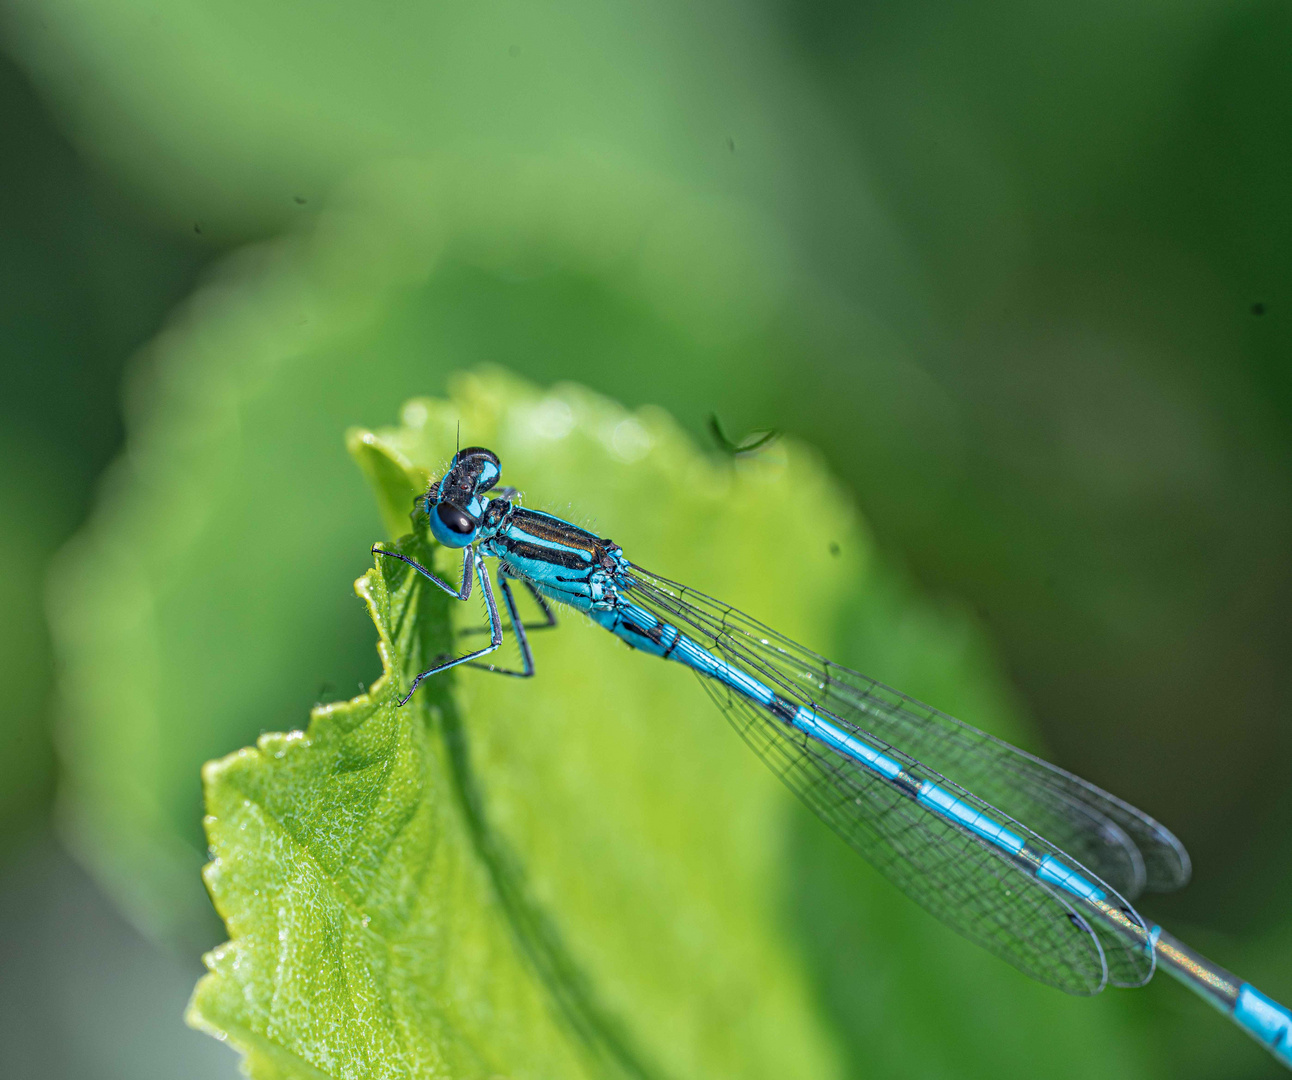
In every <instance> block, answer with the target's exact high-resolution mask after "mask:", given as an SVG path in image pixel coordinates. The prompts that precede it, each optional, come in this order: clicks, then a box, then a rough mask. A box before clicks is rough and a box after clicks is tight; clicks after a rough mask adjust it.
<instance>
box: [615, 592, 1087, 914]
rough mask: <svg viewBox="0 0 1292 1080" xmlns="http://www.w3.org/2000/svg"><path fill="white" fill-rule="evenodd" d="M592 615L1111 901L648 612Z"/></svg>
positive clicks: (1082, 893) (1022, 857) (1006, 848)
mask: <svg viewBox="0 0 1292 1080" xmlns="http://www.w3.org/2000/svg"><path fill="white" fill-rule="evenodd" d="M591 614H592V617H593V619H595V620H596V621H597V622H598V623H600V624H601V625H602V626H604V627H605V628H606V629H607V630H609V631H611V633H613V634H616V635H617V636H618V637H620V638H622V639H623V640H624V641H626V642H627V643H628V644H629V645H631V646H632V647H633V648H635V649H641V650H642V651H643V652H648V653H650V654H651V655H653V656H660V657H663V658H664V659H666V660H676V661H677V662H678V663H681V664H685V665H686V666H687V667H689V668H692V669H694V670H695V671H698V672H699V673H700V674H701V675H704V676H706V677H708V678H710V679H717V680H718V681H719V682H721V683H723V684H724V685H725V686H728V687H730V688H731V689H732V690H734V691H736V692H737V693H738V694H740V695H742V696H743V697H746V698H748V699H749V700H750V701H753V702H755V703H756V704H758V705H760V706H762V707H763V708H764V709H766V710H767V711H768V712H770V713H771V714H772V715H773V716H774V717H775V718H776V719H777V720H778V721H780V722H781V723H784V724H788V725H789V726H790V727H793V728H795V729H797V730H798V731H801V732H802V733H803V734H804V735H806V736H808V737H809V738H811V739H814V740H816V741H817V742H818V743H821V744H822V745H824V746H827V747H829V748H830V749H831V750H833V751H835V753H837V754H840V755H842V756H843V757H846V758H848V759H850V760H851V761H854V762H856V763H857V764H858V765H860V766H861V767H862V768H864V769H866V770H867V771H868V772H870V773H872V774H874V775H875V776H878V777H881V778H882V779H884V780H886V781H888V782H889V783H891V784H893V785H894V786H895V787H897V788H898V789H900V790H901V791H902V792H903V794H905V795H907V796H908V797H910V798H912V799H914V800H915V801H916V802H918V803H919V804H920V805H921V806H923V807H925V808H926V809H928V810H930V811H932V812H933V813H935V814H937V815H938V816H939V817H941V818H943V819H945V820H947V821H950V822H952V823H953V824H955V825H957V826H959V827H960V828H962V829H964V830H965V831H966V832H969V833H972V834H973V835H974V836H976V837H978V838H979V839H980V840H983V841H985V842H986V843H988V844H990V845H992V846H993V847H995V848H997V849H999V850H1000V851H1001V852H1003V853H1004V854H1006V855H1009V856H1011V857H1012V858H1013V860H1014V861H1015V862H1016V863H1017V864H1018V865H1020V866H1026V867H1028V868H1030V870H1031V872H1032V874H1033V875H1034V876H1035V877H1036V878H1038V879H1039V880H1041V881H1044V882H1046V883H1047V884H1049V885H1052V886H1056V887H1057V888H1060V889H1062V890H1063V891H1064V892H1066V893H1069V894H1070V895H1072V896H1075V897H1078V898H1079V899H1081V900H1085V901H1087V902H1090V903H1094V904H1097V905H1098V904H1100V902H1102V901H1104V900H1105V899H1106V897H1105V894H1104V892H1103V891H1102V890H1101V889H1099V888H1098V887H1097V886H1096V885H1094V884H1093V883H1092V882H1090V881H1088V880H1087V879H1086V878H1084V877H1083V876H1082V875H1081V874H1079V873H1077V872H1076V871H1075V870H1073V869H1072V868H1071V867H1069V866H1067V865H1065V864H1064V863H1063V862H1062V861H1061V860H1059V859H1057V858H1055V857H1054V856H1053V855H1049V854H1046V855H1042V854H1041V853H1040V852H1036V851H1034V850H1033V849H1031V848H1029V847H1028V846H1027V842H1026V841H1025V840H1024V838H1023V837H1022V836H1020V835H1018V833H1016V832H1014V831H1013V830H1011V829H1008V828H1006V827H1005V826H1004V825H1002V824H1001V823H1000V822H999V821H996V820H995V819H993V818H992V817H990V816H989V815H987V814H985V813H983V811H982V810H980V809H978V808H977V807H975V806H973V805H971V804H970V803H968V802H966V801H965V800H964V799H961V798H959V797H958V796H957V795H955V794H953V793H952V792H951V791H949V790H947V789H946V788H945V787H943V786H942V785H941V784H937V783H935V782H934V781H932V780H927V779H921V778H919V777H916V776H912V775H911V774H910V773H909V772H907V771H906V769H905V767H904V766H903V765H902V763H901V762H899V761H898V760H897V759H896V758H894V757H891V756H890V755H889V754H886V753H884V752H883V751H882V750H880V749H879V748H878V747H875V746H871V745H870V743H868V742H867V741H866V740H865V739H861V738H858V737H857V736H856V735H853V734H851V733H850V732H847V731H843V730H842V729H841V728H840V727H839V726H838V725H837V724H836V723H833V722H832V721H831V719H827V718H826V717H823V716H821V715H820V714H819V713H817V712H815V711H814V710H812V709H810V708H808V707H807V706H806V705H795V704H793V703H791V702H789V701H787V700H785V699H784V698H782V697H779V696H778V695H777V694H776V693H774V692H773V691H772V690H771V689H770V688H769V687H768V686H766V685H764V684H763V683H762V682H760V681H759V680H758V679H755V678H754V677H753V676H751V675H750V674H748V672H746V671H743V670H742V669H741V668H738V667H736V666H735V665H734V664H731V663H729V662H728V661H726V660H724V659H723V658H722V657H720V656H716V655H714V654H713V653H712V652H710V651H709V650H708V649H706V648H704V647H703V646H701V645H700V644H698V643H697V642H695V641H693V640H692V639H691V638H689V637H687V636H686V635H685V634H683V633H682V632H681V631H679V630H678V628H677V627H676V626H673V625H671V624H670V623H666V622H664V621H662V620H661V619H659V618H658V617H656V616H655V615H654V614H653V613H652V612H650V611H647V610H646V609H645V608H643V607H640V606H639V605H637V604H630V603H622V602H621V603H619V604H616V605H615V606H614V607H612V608H611V609H609V610H606V611H594V612H592V613H591Z"/></svg>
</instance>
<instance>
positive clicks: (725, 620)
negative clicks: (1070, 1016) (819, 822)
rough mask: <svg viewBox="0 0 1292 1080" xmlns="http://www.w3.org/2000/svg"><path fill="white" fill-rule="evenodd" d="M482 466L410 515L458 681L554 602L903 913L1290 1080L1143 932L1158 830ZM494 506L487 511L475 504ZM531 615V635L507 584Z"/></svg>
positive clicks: (1284, 1025) (1169, 874)
mask: <svg viewBox="0 0 1292 1080" xmlns="http://www.w3.org/2000/svg"><path fill="white" fill-rule="evenodd" d="M500 478H501V466H500V463H499V460H498V457H497V455H495V454H494V453H493V452H492V451H490V450H486V449H484V448H483V447H469V448H467V449H465V450H459V451H458V452H457V453H456V454H455V455H454V457H453V460H452V461H451V463H450V465H449V468H448V470H447V471H446V473H445V474H444V476H443V477H441V478H440V479H439V480H437V481H435V482H434V483H432V484H431V486H430V489H429V490H428V491H427V493H426V494H425V496H423V497H422V498H421V499H420V500H419V503H420V505H421V507H422V508H423V509H424V510H425V512H426V514H427V515H428V516H429V521H430V530H431V533H432V535H433V536H434V537H435V539H436V540H437V541H438V542H439V543H440V544H442V545H444V546H445V547H448V548H459V549H463V560H462V579H461V584H460V586H459V587H457V588H454V587H453V586H452V585H450V584H449V583H447V582H445V581H443V580H442V579H440V578H439V577H437V576H436V575H435V574H434V573H432V572H431V571H430V570H429V569H427V568H426V567H424V566H421V565H420V564H418V563H417V562H415V561H413V560H412V559H410V558H409V557H407V556H405V555H401V554H399V553H396V552H393V551H387V550H385V549H384V548H381V547H374V548H373V551H374V552H375V553H377V554H379V555H383V556H386V557H388V558H393V559H399V560H401V561H403V562H405V563H408V564H409V565H410V566H412V567H413V568H414V569H415V570H416V571H417V572H418V573H420V574H422V575H423V576H425V577H426V578H427V579H429V580H430V581H432V582H434V583H435V584H436V585H437V586H438V587H439V588H441V589H443V590H444V591H445V592H447V593H449V594H450V595H451V596H453V597H455V598H457V599H459V600H467V599H468V598H469V597H470V595H471V591H472V588H473V584H474V582H476V581H478V582H479V584H480V588H481V592H482V593H483V595H484V602H485V608H486V610H487V612H488V618H489V626H488V633H489V642H488V644H486V645H484V646H482V647H481V648H478V649H475V650H472V651H469V652H466V653H464V654H463V655H461V656H454V657H445V658H443V659H442V660H441V661H440V662H438V663H436V664H435V665H434V666H432V667H430V668H428V669H427V670H425V671H423V672H421V673H420V674H418V675H417V677H416V678H415V679H414V680H413V682H412V684H411V685H410V686H409V688H408V692H407V694H406V695H405V697H404V698H403V700H402V701H401V704H404V703H406V702H407V701H408V700H409V698H411V697H412V695H413V693H414V691H415V690H416V688H417V686H418V684H419V683H420V682H421V681H422V680H423V679H425V678H427V677H428V676H431V675H434V674H436V673H438V672H442V671H445V670H447V669H449V668H452V667H455V666H457V665H459V664H470V665H472V666H475V667H482V668H484V669H486V670H488V671H492V672H495V673H498V674H503V675H511V676H517V677H522V678H525V677H529V676H532V675H533V674H534V659H533V652H532V650H531V648H530V644H529V638H528V635H527V632H526V631H527V630H534V629H543V628H547V627H552V626H555V625H556V617H555V614H554V611H553V608H552V602H553V601H555V602H557V603H561V604H566V605H568V606H570V607H571V608H574V609H575V610H577V611H580V612H583V613H585V614H586V615H588V616H589V617H590V618H591V619H592V620H593V621H594V622H596V623H598V624H599V625H601V626H603V627H604V628H605V629H607V630H609V631H610V632H611V633H613V634H615V635H616V636H618V637H619V638H621V639H622V640H623V641H625V642H627V643H628V644H629V645H630V646H632V647H633V648H635V649H639V650H641V651H642V652H645V653H649V654H651V655H654V656H658V657H662V658H663V659H666V660H674V661H677V662H678V663H681V664H684V665H686V666H687V667H689V668H691V669H692V670H693V671H695V672H696V673H697V674H698V675H699V676H700V679H701V682H702V683H703V685H704V687H705V689H706V690H708V692H709V694H710V696H711V697H712V698H713V699H714V701H715V702H716V703H717V704H718V706H719V708H721V709H722V711H723V712H724V713H725V714H726V716H727V718H728V719H729V720H730V721H731V723H732V724H733V726H734V727H735V728H736V730H737V731H738V732H739V733H740V734H741V735H742V736H743V737H744V739H745V741H746V742H748V743H749V745H750V746H752V747H753V748H754V750H755V751H757V752H758V754H759V755H760V756H761V757H762V758H763V759H764V760H765V761H766V762H767V763H768V764H769V765H770V766H771V767H772V769H773V770H774V771H776V772H777V773H778V774H779V775H780V776H781V778H782V779H783V780H784V781H785V782H786V783H787V784H788V785H789V786H790V788H792V789H793V790H794V792H795V793H796V794H797V795H798V796H799V797H800V798H801V799H802V800H803V801H804V802H805V803H806V804H807V805H808V806H810V807H811V808H812V809H813V810H814V811H815V812H816V813H817V814H818V815H820V817H821V818H822V819H823V820H824V821H825V822H826V823H827V824H829V825H830V826H831V828H833V829H834V830H835V831H836V832H837V833H838V834H839V835H840V836H842V837H843V839H844V840H846V841H847V842H848V843H849V844H850V845H851V846H852V847H853V848H854V849H855V850H856V851H857V852H858V853H860V854H861V855H862V856H863V857H864V858H866V859H867V860H868V861H869V862H871V863H872V864H873V865H874V866H876V867H877V868H878V869H879V870H880V871H881V872H882V873H884V874H885V875H886V876H887V877H888V878H889V879H890V880H891V881H892V882H893V883H894V884H896V885H897V886H898V887H899V888H901V889H902V890H903V891H904V892H905V893H906V894H907V895H908V896H910V897H911V898H912V899H914V900H915V901H917V902H918V903H919V904H921V905H922V906H923V907H924V908H926V909H927V910H928V911H929V912H931V913H932V914H933V915H935V916H937V917H938V918H939V919H941V920H942V921H943V922H945V923H946V924H948V925H949V926H951V927H952V928H953V929H955V930H956V931H958V932H959V933H961V934H963V935H964V936H965V937H967V938H969V939H970V940H972V941H974V942H976V943H978V944H979V945H981V946H983V947H984V948H986V949H988V950H989V951H991V952H992V953H994V954H996V955H997V956H999V957H1001V958H1002V959H1004V960H1006V961H1008V962H1009V963H1011V964H1013V965H1014V966H1015V967H1016V968H1018V969H1019V970H1020V971H1022V972H1024V973H1025V974H1027V975H1030V976H1032V977H1033V978H1035V979H1039V980H1040V981H1042V982H1045V983H1048V984H1050V985H1051V986H1055V987H1057V988H1059V989H1060V990H1065V991H1067V992H1068V993H1072V994H1096V993H1098V992H1099V991H1100V990H1102V989H1103V988H1104V986H1105V985H1107V984H1109V983H1111V984H1113V985H1114V986H1141V985H1143V984H1144V983H1146V982H1147V981H1148V980H1149V979H1150V978H1151V977H1152V975H1153V972H1154V970H1155V968H1156V967H1157V966H1158V965H1161V966H1162V967H1163V968H1165V969H1166V970H1167V971H1168V972H1170V973H1171V974H1172V975H1173V976H1175V977H1176V978H1177V979H1179V980H1180V981H1181V982H1183V983H1184V984H1185V985H1186V986H1188V987H1189V988H1190V989H1192V990H1193V991H1195V992H1196V993H1198V994H1199V995H1201V996H1202V997H1203V998H1204V999H1205V1000H1206V1001H1208V1002H1209V1003H1210V1004H1212V1005H1213V1006H1215V1007H1216V1008H1218V1009H1220V1010H1221V1011H1222V1012H1224V1013H1225V1014H1226V1015H1228V1016H1229V1017H1231V1018H1232V1019H1233V1020H1234V1021H1235V1022H1236V1023H1237V1024H1239V1025H1240V1026H1241V1027H1242V1028H1243V1029H1244V1030H1246V1031H1247V1032H1248V1033H1249V1034H1250V1035H1251V1036H1252V1037H1254V1038H1255V1039H1257V1040H1258V1041H1259V1042H1261V1043H1262V1044H1263V1045H1264V1046H1266V1047H1267V1048H1268V1049H1269V1050H1270V1051H1271V1052H1272V1053H1273V1054H1274V1055H1275V1056H1276V1057H1277V1058H1278V1059H1279V1061H1281V1062H1282V1063H1284V1064H1285V1065H1289V1066H1292V1013H1290V1012H1289V1011H1288V1010H1287V1009H1285V1008H1284V1007H1283V1006H1281V1005H1279V1004H1278V1003H1277V1002H1274V1001H1272V1000H1271V999H1269V998H1268V997H1266V996H1264V995H1263V994H1261V993H1260V992H1259V991H1257V990H1256V989H1255V988H1254V987H1252V986H1250V985H1249V984H1248V983H1245V982H1243V981H1242V980H1241V979H1239V978H1237V977H1236V976H1234V975H1232V974H1230V973H1229V972H1228V971H1226V970H1224V969H1223V968H1221V967H1219V966H1218V965H1216V964H1214V963H1212V962H1211V961H1209V960H1207V959H1206V958H1204V957H1202V956H1200V955H1198V954H1197V953H1195V952H1193V951H1192V950H1191V949H1189V948H1188V947H1187V946H1185V945H1184V944H1183V943H1181V942H1180V941H1178V940H1176V939H1175V938H1173V937H1171V936H1170V935H1169V934H1167V933H1166V932H1165V931H1163V930H1162V928H1161V927H1159V926H1154V925H1151V924H1149V923H1147V922H1146V921H1145V920H1144V919H1143V918H1141V916H1140V915H1139V913H1138V912H1137V911H1136V910H1135V908H1134V907H1133V906H1132V904H1131V901H1133V900H1134V899H1136V898H1137V897H1138V896H1139V894H1140V893H1142V892H1144V891H1146V890H1147V891H1155V892H1165V891H1169V890H1172V889H1176V888H1179V887H1180V886H1182V885H1183V884H1185V882H1186V881H1187V880H1188V878H1189V873H1190V864H1189V857H1188V855H1187V853H1186V852H1185V850H1184V847H1183V846H1182V845H1181V844H1180V842H1179V841H1178V840H1177V839H1176V838H1175V836H1173V835H1172V834H1171V832H1170V831H1169V830H1168V829H1166V828H1165V827H1164V826H1163V825H1161V824H1159V823H1158V822H1157V821H1154V820H1153V819H1152V818H1151V817H1149V816H1148V815H1147V814H1145V813H1143V812H1142V811H1140V810H1137V809H1136V808H1135V807H1133V806H1130V805H1129V804H1127V803H1125V802H1123V801H1122V800H1120V799H1118V798H1117V797H1115V796H1113V795H1110V794H1109V793H1108V792H1106V791H1103V790H1102V789H1100V788H1098V787H1095V786H1094V785H1093V784H1090V783H1087V782H1086V781H1084V780H1082V779H1080V778H1079V777H1076V776H1074V775H1072V774H1071V773H1068V772H1065V771H1064V770H1062V769H1060V768H1058V767H1057V766H1054V765H1051V764H1049V763H1048V762H1045V761H1042V760H1041V759H1039V758H1036V757H1034V756H1032V755H1030V754H1028V753H1025V752H1024V751H1022V750H1019V749H1017V748H1016V747H1013V746H1011V745H1009V744H1008V743H1006V742H1003V741H1002V740H1000V739H997V738H995V737H994V736H991V735H988V734H987V733H985V732H983V731H979V730H978V729H976V728H973V727H970V726H969V725H967V724H964V723H961V722H960V721H958V720H956V719H954V718H953V717H951V716H948V715H946V714H945V713H942V712H939V711H938V710H936V709H933V708H930V707H929V706H927V705H923V704H921V703H920V702H918V701H915V700H914V699H912V698H909V697H907V696H905V695H903V694H900V693H898V692H897V691H895V690H892V689H890V688H889V687H887V686H884V685H882V684H880V683H877V682H875V681H874V680H872V679H868V678H866V677H865V676H863V675H859V674H858V673H856V672H855V671H850V670H849V669H847V668H844V667H841V666H839V665H838V664H834V663H832V662H830V661H829V660H826V659H825V658H824V657H822V656H819V655H818V654H816V653H814V652H812V651H811V650H809V649H806V648H804V647H803V646H801V645H798V644H796V643H795V642H793V641H791V640H789V639H788V638H786V637H784V636H783V635H781V634H778V633H776V632H775V631H774V630H772V629H770V628H769V627H767V626H764V625H763V624H761V623H759V622H757V621H756V620H754V619H752V618H750V617H749V616H747V615H744V614H742V613H741V612H739V611H737V610H736V609H735V608H732V607H730V606H729V605H727V604H723V603H720V602H719V601H717V600H714V599H712V598H711V597H708V596H705V595H703V594H702V593H698V592H696V591H694V590H693V589H690V588H687V587H685V586H682V585H679V584H677V583H676V582H672V581H669V580H667V579H666V578H662V577H659V576H658V575H656V574H652V573H650V572H649V571H647V570H644V569H642V568H641V567H639V566H637V565H635V564H633V563H631V562H629V561H628V560H627V559H626V558H625V557H624V554H623V549H622V548H621V547H620V546H619V545H617V544H615V543H614V542H613V541H610V540H607V539H604V538H602V537H599V536H595V535H594V534H592V533H590V532H587V531H586V530H584V529H580V528H578V527H577V526H575V525H572V524H570V523H569V522H567V521H563V520H562V519H560V518H558V517H555V516H553V515H551V514H545V513H540V512H538V511H534V510H527V509H524V508H523V507H521V506H520V505H519V498H518V495H517V493H516V491H515V490H514V489H511V488H497V484H498V481H499V480H500ZM489 492H494V494H493V496H489V495H488V494H487V493H489ZM485 556H490V557H494V558H496V559H497V560H498V561H497V577H498V585H499V588H500V590H501V592H502V597H503V603H504V606H505V608H506V610H507V618H508V621H509V623H510V625H511V628H512V632H513V633H514V635H515V637H516V643H517V646H518V648H519V652H520V659H521V664H520V670H509V669H504V668H501V667H498V666H495V665H493V664H490V663H487V662H485V661H484V658H485V657H486V656H488V655H489V654H490V653H492V652H494V651H495V650H496V649H498V648H499V647H500V646H501V644H502V642H503V626H502V618H501V616H500V614H499V610H498V605H497V601H496V600H495V597H494V593H493V587H492V584H491V580H490V576H489V572H488V570H487V569H486V566H485V562H484V557H485ZM513 582H516V583H518V584H520V585H522V586H523V587H524V588H526V589H527V590H528V591H529V593H530V594H531V595H532V596H533V598H534V600H535V601H536V603H537V604H538V607H539V610H540V611H541V612H542V614H543V620H544V621H543V622H541V623H539V624H538V625H537V626H527V624H525V623H524V622H523V621H522V619H521V617H520V614H519V611H518V608H517V605H516V597H515V594H514V592H513V589H512V583H513Z"/></svg>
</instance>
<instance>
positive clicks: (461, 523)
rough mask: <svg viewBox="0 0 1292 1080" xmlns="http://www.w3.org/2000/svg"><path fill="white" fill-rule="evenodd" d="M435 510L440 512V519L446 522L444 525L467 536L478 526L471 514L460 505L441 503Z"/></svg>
mask: <svg viewBox="0 0 1292 1080" xmlns="http://www.w3.org/2000/svg"><path fill="white" fill-rule="evenodd" d="M435 512H436V513H437V514H439V516H440V521H442V522H443V523H444V527H445V528H446V529H448V530H450V531H451V532H455V533H461V534H462V535H463V536H465V535H466V534H467V533H469V532H471V531H472V530H473V529H475V527H476V523H475V521H474V520H473V519H472V517H471V515H470V514H468V513H467V512H466V511H465V510H463V509H462V508H461V507H460V506H454V505H453V504H452V503H440V505H439V506H437V507H436V508H435Z"/></svg>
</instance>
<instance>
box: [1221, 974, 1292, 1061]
mask: <svg viewBox="0 0 1292 1080" xmlns="http://www.w3.org/2000/svg"><path fill="white" fill-rule="evenodd" d="M1234 1019H1235V1020H1236V1021H1237V1022H1238V1024H1239V1025H1240V1026H1241V1027H1243V1028H1244V1029H1245V1030H1246V1031H1247V1033H1248V1034H1249V1035H1251V1036H1252V1037H1253V1038H1254V1039H1256V1040H1257V1041H1258V1042H1261V1043H1264V1044H1265V1046H1266V1047H1268V1048H1269V1049H1270V1050H1271V1051H1272V1052H1273V1053H1274V1055H1275V1057H1277V1058H1278V1059H1279V1060H1280V1061H1281V1062H1283V1064H1285V1065H1292V1013H1290V1012H1288V1010H1287V1009H1285V1008H1284V1007H1283V1006H1282V1005H1280V1004H1279V1003H1278V1002H1277V1001H1274V1000H1272V999H1270V998H1267V997H1266V996H1265V995H1264V994H1262V993H1261V992H1260V991H1259V990H1257V989H1256V987H1254V986H1252V985H1251V984H1250V983H1243V985H1242V986H1241V987H1239V989H1238V1002H1237V1004H1235V1005H1234Z"/></svg>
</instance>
